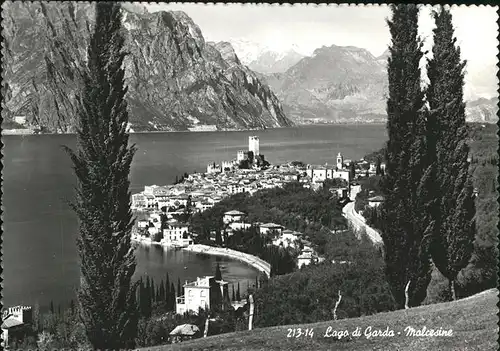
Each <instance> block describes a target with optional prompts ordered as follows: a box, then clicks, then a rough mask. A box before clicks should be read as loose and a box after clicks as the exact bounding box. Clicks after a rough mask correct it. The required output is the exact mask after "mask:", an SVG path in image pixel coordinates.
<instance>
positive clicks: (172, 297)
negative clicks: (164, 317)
mask: <svg viewBox="0 0 500 351" xmlns="http://www.w3.org/2000/svg"><path fill="white" fill-rule="evenodd" d="M175 306H176V299H175V286H174V283H173V282H172V283H170V310H171V311H175Z"/></svg>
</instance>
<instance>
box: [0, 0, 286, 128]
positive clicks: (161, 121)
mask: <svg viewBox="0 0 500 351" xmlns="http://www.w3.org/2000/svg"><path fill="white" fill-rule="evenodd" d="M2 7H3V9H4V11H3V13H4V18H5V20H4V23H3V25H4V37H5V38H6V46H5V49H4V54H5V58H4V61H3V68H4V72H5V80H4V82H5V84H4V86H3V87H2V89H3V93H4V94H3V95H4V96H5V108H4V112H3V116H4V119H7V120H9V119H12V118H13V117H14V116H19V115H24V116H26V117H27V120H28V121H29V122H30V123H31V124H33V125H40V126H41V127H45V128H46V129H47V130H48V131H63V132H68V131H72V130H73V129H74V125H75V116H76V113H75V101H76V94H78V92H79V90H80V88H81V84H82V83H81V73H80V72H81V70H82V68H83V67H84V63H85V59H86V45H87V42H88V39H89V33H90V31H91V28H92V25H93V24H92V22H93V14H94V7H93V6H92V5H88V4H85V3H75V2H65V3H52V2H51V3H40V2H38V3H21V2H14V3H4V4H3V5H2ZM123 24H124V26H123V28H124V29H123V32H124V36H125V38H126V48H125V50H126V51H127V52H129V55H128V56H127V57H126V60H125V70H126V83H127V85H128V87H129V93H128V97H127V98H128V103H129V108H130V112H131V114H130V122H131V124H132V128H133V129H134V130H135V131H140V130H186V129H187V128H189V127H192V126H197V125H216V126H217V127H218V129H223V128H235V129H248V128H263V127H279V126H289V125H292V124H293V123H292V122H291V121H290V120H289V119H288V118H287V117H286V116H285V114H284V112H283V109H282V106H281V104H280V102H279V100H278V99H277V97H276V96H275V95H274V94H273V92H272V91H271V90H270V89H269V87H268V86H266V85H265V84H263V83H262V82H261V81H260V79H259V78H258V77H257V75H256V74H255V73H254V72H252V71H251V70H250V69H248V68H246V67H244V66H243V65H241V63H240V62H239V60H238V58H237V57H236V56H235V55H234V57H233V58H231V50H232V48H230V47H229V46H228V45H226V44H213V43H206V42H205V39H204V37H203V34H202V32H201V30H200V28H199V27H198V26H197V25H196V24H195V23H194V22H193V21H192V20H191V18H190V17H188V16H187V15H186V14H185V13H183V12H178V11H175V12H156V13H148V12H147V11H146V10H145V9H144V8H143V7H140V6H139V7H137V6H125V7H124V16H123ZM219 50H221V51H219ZM232 52H233V53H234V50H233V51H232Z"/></svg>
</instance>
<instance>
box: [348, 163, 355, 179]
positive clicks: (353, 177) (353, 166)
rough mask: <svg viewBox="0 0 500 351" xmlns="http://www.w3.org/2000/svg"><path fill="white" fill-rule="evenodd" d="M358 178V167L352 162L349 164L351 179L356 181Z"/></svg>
mask: <svg viewBox="0 0 500 351" xmlns="http://www.w3.org/2000/svg"><path fill="white" fill-rule="evenodd" d="M355 178H356V166H355V165H354V162H352V161H351V163H350V164H349V179H350V180H354V179H355Z"/></svg>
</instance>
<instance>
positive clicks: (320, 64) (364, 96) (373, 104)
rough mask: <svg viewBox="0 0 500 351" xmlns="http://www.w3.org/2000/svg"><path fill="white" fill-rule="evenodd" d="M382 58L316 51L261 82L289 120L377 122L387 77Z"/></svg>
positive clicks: (352, 51) (335, 49)
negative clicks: (267, 86)
mask: <svg viewBox="0 0 500 351" xmlns="http://www.w3.org/2000/svg"><path fill="white" fill-rule="evenodd" d="M384 62H385V61H384V60H383V59H377V58H376V57H374V56H373V55H372V54H371V53H370V52H369V51H368V50H365V49H360V48H357V47H353V46H346V47H344V46H336V45H332V46H330V47H325V46H324V47H322V48H319V49H316V50H315V51H314V53H313V55H312V56H310V57H304V58H303V59H301V60H300V61H299V62H298V63H297V64H295V65H294V66H292V67H290V68H289V69H288V70H287V71H286V72H284V73H278V74H267V75H265V77H264V78H265V79H266V81H267V82H268V84H269V85H270V86H271V87H272V89H273V90H274V91H275V93H276V94H277V96H278V97H279V98H280V99H281V100H282V101H283V105H284V108H285V111H286V112H287V114H288V115H289V116H290V117H291V118H293V119H294V120H295V121H298V122H300V123H304V122H305V121H306V120H309V119H315V118H320V119H323V120H326V121H335V122H362V121H365V122H366V121H372V122H376V121H383V120H384V119H385V117H384V116H385V103H386V100H385V96H384V93H385V91H387V73H386V69H385V66H386V64H385V63H384Z"/></svg>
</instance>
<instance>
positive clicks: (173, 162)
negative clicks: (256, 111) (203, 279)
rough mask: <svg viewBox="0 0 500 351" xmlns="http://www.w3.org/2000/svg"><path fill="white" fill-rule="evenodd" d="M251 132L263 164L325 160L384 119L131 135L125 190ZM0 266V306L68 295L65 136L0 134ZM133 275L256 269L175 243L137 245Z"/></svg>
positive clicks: (374, 138) (237, 143)
mask: <svg viewBox="0 0 500 351" xmlns="http://www.w3.org/2000/svg"><path fill="white" fill-rule="evenodd" d="M249 135H258V136H259V137H260V150H261V153H263V154H265V157H266V159H267V160H269V161H270V162H271V163H280V162H286V161H291V160H301V161H304V162H306V163H316V164H325V163H329V164H334V163H335V157H336V155H337V153H338V152H339V151H340V152H342V154H343V155H344V157H345V158H351V159H359V158H361V157H363V156H364V155H365V154H367V153H369V152H371V151H374V150H376V149H378V148H380V147H381V146H382V145H383V143H384V141H385V140H386V130H385V126H384V125H352V126H349V125H337V126H310V127H300V128H283V129H270V130H265V131H258V132H256V131H251V132H203V133H148V134H133V135H132V136H131V138H130V139H131V142H133V143H136V145H137V147H138V151H137V153H136V156H135V158H134V161H133V164H132V172H131V173H132V174H131V188H132V192H133V193H135V192H139V191H141V190H142V189H143V187H144V185H148V184H158V185H162V184H171V183H172V182H173V181H174V179H175V176H176V175H180V174H183V173H184V172H188V173H191V172H193V171H195V170H196V171H203V170H204V169H206V165H207V163H209V162H214V161H215V162H220V161H222V160H229V159H232V158H235V157H236V152H237V150H239V149H247V148H248V136H249ZM2 140H3V142H4V144H5V146H4V160H3V162H4V169H3V177H4V183H3V191H4V194H3V199H2V205H3V211H4V215H3V220H4V226H3V230H4V232H3V240H4V242H3V254H4V256H3V268H4V273H3V277H4V286H3V287H4V290H3V297H4V304H5V305H7V306H10V305H13V304H18V303H26V304H33V303H35V302H36V301H38V302H39V303H40V305H41V306H44V305H47V304H48V303H49V302H50V301H51V300H53V301H54V303H55V304H59V303H61V304H67V303H68V302H69V300H70V299H72V298H74V296H75V293H74V291H75V289H76V288H77V286H78V281H79V279H78V276H79V266H78V255H77V252H76V245H75V239H76V231H77V221H76V217H75V215H74V214H73V213H72V212H71V210H70V209H69V208H68V205H67V201H69V200H71V199H72V198H73V187H74V185H75V176H74V174H73V171H72V168H71V166H72V164H71V161H70V160H69V158H68V156H67V155H66V154H65V153H64V151H62V149H61V148H60V146H61V145H68V146H70V147H74V146H75V141H76V138H75V136H73V135H40V136H3V137H2ZM136 255H137V262H138V264H137V269H136V275H135V276H136V277H139V276H143V275H146V274H147V275H149V276H151V277H153V278H154V279H155V281H158V282H159V280H160V279H164V278H165V276H166V273H167V272H168V273H169V275H170V279H171V280H172V279H174V280H175V284H176V285H177V278H180V279H181V281H182V282H183V281H184V280H191V279H195V278H196V277H197V276H201V275H208V274H213V273H214V271H215V266H216V265H217V262H218V261H219V262H220V264H221V269H222V274H223V277H224V279H226V280H229V281H231V282H237V281H241V282H242V284H241V288H242V290H245V287H246V281H247V280H251V281H253V280H254V279H255V276H256V275H257V274H258V272H257V271H255V270H254V269H253V268H251V267H249V266H247V265H246V264H244V263H241V262H238V261H232V260H229V259H224V258H218V257H213V256H202V255H196V254H193V253H189V252H185V251H182V250H179V251H173V250H164V249H163V248H160V247H144V246H139V247H138V249H137V250H136Z"/></svg>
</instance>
